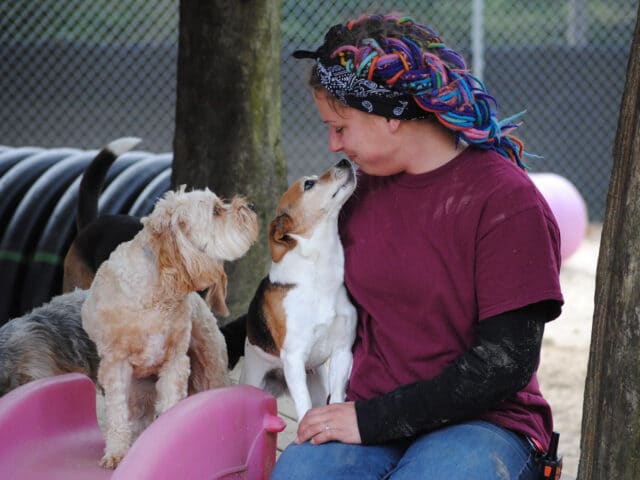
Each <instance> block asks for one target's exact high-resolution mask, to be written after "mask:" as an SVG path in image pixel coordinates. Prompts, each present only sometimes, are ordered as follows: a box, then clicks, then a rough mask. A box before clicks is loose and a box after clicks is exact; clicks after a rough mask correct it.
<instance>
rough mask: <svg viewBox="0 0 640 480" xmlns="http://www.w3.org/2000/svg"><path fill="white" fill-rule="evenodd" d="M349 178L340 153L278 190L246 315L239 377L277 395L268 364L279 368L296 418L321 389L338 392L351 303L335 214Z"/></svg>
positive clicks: (339, 396)
mask: <svg viewBox="0 0 640 480" xmlns="http://www.w3.org/2000/svg"><path fill="white" fill-rule="evenodd" d="M355 186H356V175H355V172H354V169H353V166H352V165H351V163H349V161H347V160H341V161H340V162H338V163H337V164H335V165H334V166H333V167H332V168H330V169H329V170H328V171H326V172H325V173H324V174H322V175H321V176H319V177H316V176H313V177H305V178H302V179H300V180H298V181H296V182H295V183H294V184H293V185H291V187H289V189H288V190H287V191H286V192H285V193H284V195H283V196H282V198H281V199H280V202H279V204H278V208H277V211H276V216H275V218H274V220H273V221H272V222H271V225H270V230H269V242H270V249H271V258H272V263H271V269H270V271H269V275H268V277H266V278H265V279H264V280H263V281H262V283H261V284H260V286H259V287H258V291H257V292H256V295H255V296H254V298H253V301H252V302H251V305H250V307H249V313H248V314H247V317H246V322H247V323H246V329H247V337H246V342H245V351H244V365H243V369H242V373H241V378H240V382H241V383H248V384H251V385H254V386H257V387H260V388H264V389H267V390H269V391H270V392H272V393H273V394H275V395H278V394H279V393H281V391H282V389H280V391H278V389H277V385H276V386H274V385H272V382H276V383H278V380H281V375H280V378H278V375H277V374H275V375H274V372H278V371H280V372H281V371H284V378H285V380H286V386H287V387H288V389H289V393H290V394H291V397H292V398H293V401H294V403H295V407H296V413H297V415H298V419H299V420H300V419H302V417H303V416H304V414H305V413H306V411H307V410H308V409H309V408H311V407H312V406H317V405H322V404H325V403H326V401H327V396H328V394H330V395H331V398H330V400H331V402H342V401H344V399H345V389H346V385H347V380H348V378H349V374H350V372H351V366H352V361H353V358H352V354H351V347H352V344H353V341H354V338H355V328H356V311H355V309H354V307H353V305H352V304H351V302H350V301H349V299H348V296H347V291H346V288H345V286H344V279H343V273H344V253H343V249H342V244H341V243H340V238H339V236H338V214H339V212H340V209H341V207H342V205H344V203H345V202H346V200H347V199H348V198H349V196H350V195H351V194H352V193H353V191H354V190H355ZM327 361H328V363H329V365H328V376H327Z"/></svg>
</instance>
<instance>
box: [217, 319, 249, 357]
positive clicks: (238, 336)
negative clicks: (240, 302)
mask: <svg viewBox="0 0 640 480" xmlns="http://www.w3.org/2000/svg"><path fill="white" fill-rule="evenodd" d="M220 331H222V335H223V336H224V340H225V342H226V343H227V354H228V355H229V370H233V367H235V366H236V363H238V360H240V357H242V356H244V339H245V338H246V336H247V314H246V313H245V314H244V315H242V316H241V317H238V318H236V319H235V320H233V321H231V322H229V323H227V324H226V325H224V326H222V327H221V328H220Z"/></svg>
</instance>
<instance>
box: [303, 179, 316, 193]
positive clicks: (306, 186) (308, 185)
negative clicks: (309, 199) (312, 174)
mask: <svg viewBox="0 0 640 480" xmlns="http://www.w3.org/2000/svg"><path fill="white" fill-rule="evenodd" d="M315 184H316V181H315V180H307V181H306V182H304V191H305V192H306V191H307V190H309V189H311V188H312V187H313V186H314V185H315Z"/></svg>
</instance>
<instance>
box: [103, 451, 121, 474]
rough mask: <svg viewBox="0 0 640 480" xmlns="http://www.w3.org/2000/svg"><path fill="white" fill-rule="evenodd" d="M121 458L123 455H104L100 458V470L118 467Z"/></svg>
mask: <svg viewBox="0 0 640 480" xmlns="http://www.w3.org/2000/svg"><path fill="white" fill-rule="evenodd" d="M123 458H124V454H112V453H105V454H104V457H102V459H101V460H100V466H101V467H102V468H108V469H110V470H113V469H115V468H116V467H117V466H118V464H119V463H120V462H121V461H122V459H123Z"/></svg>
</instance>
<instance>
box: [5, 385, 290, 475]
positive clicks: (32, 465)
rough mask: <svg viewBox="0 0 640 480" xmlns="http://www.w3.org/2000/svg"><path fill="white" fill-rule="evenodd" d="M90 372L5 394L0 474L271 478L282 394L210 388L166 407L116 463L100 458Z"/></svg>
mask: <svg viewBox="0 0 640 480" xmlns="http://www.w3.org/2000/svg"><path fill="white" fill-rule="evenodd" d="M95 399H96V393H95V388H94V385H93V383H92V382H91V380H89V378H87V377H85V376H83V375H80V374H76V373H71V374H66V375H59V376H56V377H50V378H46V379H42V380H36V381H34V382H31V383H28V384H26V385H23V386H21V387H19V388H17V389H16V390H13V391H12V392H9V393H8V394H6V395H5V396H3V397H1V398H0V478H2V479H5V478H6V479H11V480H36V479H39V478H42V479H47V480H74V479H82V480H94V479H116V480H118V479H120V480H122V479H127V480H131V479H136V480H145V479H149V480H150V479H154V480H163V479H166V480H169V479H171V480H174V479H177V478H188V479H190V480H198V479H208V480H209V479H216V478H223V477H226V478H238V479H241V478H246V479H261V478H265V479H266V478H268V477H269V475H270V473H271V470H272V469H273V465H274V463H275V450H276V436H277V433H278V432H281V431H282V430H283V429H284V428H285V423H284V421H283V420H282V419H281V418H279V417H278V416H277V407H276V400H275V398H273V397H272V396H271V395H269V394H268V393H266V392H264V391H262V390H260V389H257V388H255V387H251V386H248V385H241V386H234V387H228V388H221V389H216V390H208V391H206V392H201V393H198V394H196V395H193V396H191V397H189V398H187V399H185V400H183V401H181V402H179V403H178V404H177V405H176V406H174V407H173V408H172V409H170V410H169V411H167V412H165V413H164V414H163V415H162V416H161V417H159V418H158V419H157V420H156V421H155V422H154V423H153V424H151V425H150V426H149V428H148V429H147V430H145V431H144V432H143V433H142V435H140V437H139V438H138V440H137V441H136V442H135V443H134V444H133V446H132V447H131V449H130V450H129V452H128V453H127V455H126V457H125V458H124V460H123V461H122V462H121V463H120V465H119V466H118V468H117V469H116V470H105V469H103V468H101V467H100V466H99V465H98V461H99V460H100V458H101V457H102V453H103V449H104V439H103V437H102V433H101V432H100V429H99V427H98V423H97V419H96V406H95Z"/></svg>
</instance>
